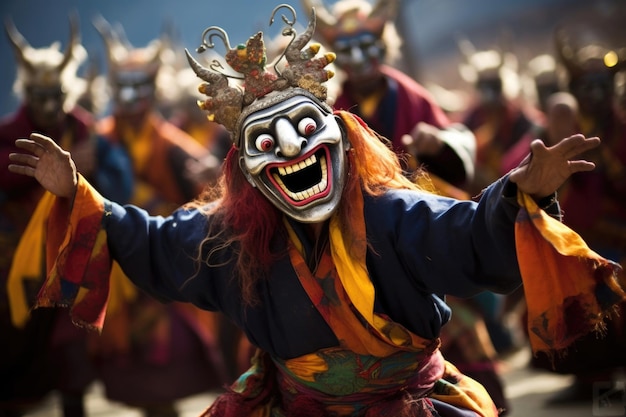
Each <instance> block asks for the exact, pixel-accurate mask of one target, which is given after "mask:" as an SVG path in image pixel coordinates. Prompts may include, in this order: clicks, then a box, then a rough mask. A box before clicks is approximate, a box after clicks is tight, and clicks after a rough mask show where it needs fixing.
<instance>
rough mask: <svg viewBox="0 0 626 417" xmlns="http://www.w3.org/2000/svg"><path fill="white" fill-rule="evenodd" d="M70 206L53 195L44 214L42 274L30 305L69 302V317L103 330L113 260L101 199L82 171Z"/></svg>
mask: <svg viewBox="0 0 626 417" xmlns="http://www.w3.org/2000/svg"><path fill="white" fill-rule="evenodd" d="M78 177H79V180H78V181H79V185H78V187H77V191H76V197H75V199H74V203H73V207H70V204H71V202H70V201H69V199H59V198H55V202H54V204H53V206H52V209H51V211H50V215H49V217H48V228H47V244H46V261H47V262H46V269H47V278H46V281H45V282H44V284H43V286H42V288H41V290H40V291H39V294H38V296H37V302H36V304H35V307H70V316H71V318H72V321H73V322H74V323H75V324H77V325H79V326H82V327H87V328H90V329H94V330H97V331H101V330H102V326H103V324H104V316H105V312H106V307H107V302H108V298H109V275H110V273H111V266H112V261H111V257H110V255H109V249H108V246H107V238H106V232H105V230H104V229H103V228H102V219H103V216H104V215H105V213H104V198H103V197H102V196H101V195H100V194H99V193H98V192H97V191H96V190H95V189H94V188H93V187H92V186H91V185H90V184H89V183H88V182H87V181H86V180H85V179H84V178H83V177H82V176H81V175H79V176H78Z"/></svg>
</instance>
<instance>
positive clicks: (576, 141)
mask: <svg viewBox="0 0 626 417" xmlns="http://www.w3.org/2000/svg"><path fill="white" fill-rule="evenodd" d="M598 145H600V138H598V137H591V138H585V137H584V136H583V135H580V134H577V135H573V136H570V137H569V138H565V139H563V140H562V141H560V142H559V143H557V144H556V145H554V146H553V148H555V149H558V151H559V152H560V153H561V154H562V155H563V156H564V157H566V158H568V159H569V158H572V157H574V156H576V155H579V154H581V153H584V152H586V151H588V150H590V149H593V148H595V147H597V146H598Z"/></svg>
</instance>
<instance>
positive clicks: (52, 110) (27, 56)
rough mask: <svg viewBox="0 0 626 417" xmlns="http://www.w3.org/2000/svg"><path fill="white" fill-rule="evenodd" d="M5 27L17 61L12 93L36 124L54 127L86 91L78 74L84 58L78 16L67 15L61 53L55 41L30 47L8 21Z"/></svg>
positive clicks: (83, 81)
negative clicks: (67, 31) (66, 36)
mask: <svg viewBox="0 0 626 417" xmlns="http://www.w3.org/2000/svg"><path fill="white" fill-rule="evenodd" d="M5 29H6V34H7V36H8V39H9V43H10V44H11V46H12V48H13V51H14V53H15V58H16V61H17V62H16V63H17V76H16V79H15V82H14V84H13V91H14V93H15V94H16V95H17V96H18V97H19V98H20V99H23V100H24V103H25V105H26V106H27V107H28V108H29V110H30V111H31V112H30V113H31V116H32V117H33V120H34V121H35V123H36V124H38V125H39V127H41V128H46V127H49V126H54V125H55V124H56V123H58V121H59V120H61V118H62V117H63V115H64V114H65V113H67V112H69V111H70V110H71V109H72V107H73V106H74V105H75V103H76V100H77V99H78V97H79V96H80V95H81V94H82V93H83V92H84V90H85V80H83V79H81V78H80V77H78V76H77V71H78V69H79V67H80V65H81V64H82V63H83V62H84V61H85V59H86V58H87V52H86V50H85V48H83V46H82V45H81V43H80V42H81V40H80V33H79V22H78V18H77V17H76V16H75V15H71V16H70V39H69V42H68V44H67V46H66V48H65V51H64V52H61V49H60V47H61V44H60V42H58V41H56V42H53V43H52V44H51V45H50V46H48V47H44V48H33V47H32V46H31V45H30V44H29V42H28V41H27V40H26V39H25V38H24V36H22V34H21V33H20V32H19V31H18V29H17V28H16V27H15V25H14V24H13V22H12V21H11V20H7V22H6V24H5Z"/></svg>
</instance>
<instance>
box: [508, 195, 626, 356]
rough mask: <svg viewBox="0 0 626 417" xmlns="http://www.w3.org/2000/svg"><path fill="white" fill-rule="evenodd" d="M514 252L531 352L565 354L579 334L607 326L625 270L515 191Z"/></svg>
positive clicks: (624, 296) (621, 289)
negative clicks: (525, 310) (522, 294)
mask: <svg viewBox="0 0 626 417" xmlns="http://www.w3.org/2000/svg"><path fill="white" fill-rule="evenodd" d="M517 200H518V203H519V205H520V206H521V209H520V211H519V213H518V215H517V219H516V222H515V243H516V248H517V257H518V263H519V267H520V271H521V274H522V281H523V284H524V293H525V297H526V303H527V308H528V330H529V338H530V344H531V347H532V350H533V352H535V353H536V352H539V351H543V352H546V353H547V354H548V355H549V356H550V357H554V355H555V354H556V355H559V354H562V353H565V351H566V349H567V348H568V347H569V346H570V345H571V344H572V343H573V342H574V341H576V340H577V339H578V338H580V337H582V336H584V335H586V334H588V333H590V332H592V331H597V332H599V333H600V334H601V333H602V331H603V330H604V328H605V324H604V323H605V320H607V319H610V316H611V314H612V313H614V309H615V308H616V305H617V304H618V303H620V302H621V301H624V300H626V294H625V293H624V288H625V287H626V280H625V277H624V271H623V270H622V268H621V267H620V265H618V264H617V263H615V262H612V261H610V260H607V259H605V258H603V257H602V256H600V255H599V254H597V253H596V252H594V251H593V250H591V249H590V248H589V247H588V246H587V244H586V243H585V242H584V241H583V239H582V238H581V237H580V236H579V235H578V234H577V233H576V232H574V231H573V230H571V229H570V228H568V227H567V226H566V225H564V224H563V223H561V222H559V221H558V220H556V219H554V218H552V217H550V216H549V215H548V214H547V213H545V212H544V211H543V210H541V209H540V208H539V207H538V206H537V204H535V202H534V201H533V199H532V198H531V197H529V196H528V195H526V194H524V193H521V192H518V196H517Z"/></svg>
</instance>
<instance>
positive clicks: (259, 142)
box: [254, 133, 274, 152]
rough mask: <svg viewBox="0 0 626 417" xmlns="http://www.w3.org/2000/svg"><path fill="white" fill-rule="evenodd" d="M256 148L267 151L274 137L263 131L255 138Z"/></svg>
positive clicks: (270, 148) (270, 147)
mask: <svg viewBox="0 0 626 417" xmlns="http://www.w3.org/2000/svg"><path fill="white" fill-rule="evenodd" d="M254 144H255V145H256V148H257V149H258V150H259V151H261V152H267V151H270V150H272V148H273V147H274V138H273V137H272V136H270V135H268V134H267V133H263V134H262V135H259V136H258V137H257V138H256V141H255V143H254Z"/></svg>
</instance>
